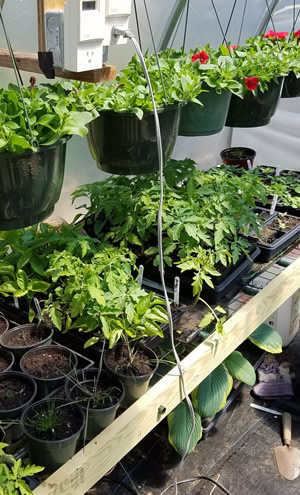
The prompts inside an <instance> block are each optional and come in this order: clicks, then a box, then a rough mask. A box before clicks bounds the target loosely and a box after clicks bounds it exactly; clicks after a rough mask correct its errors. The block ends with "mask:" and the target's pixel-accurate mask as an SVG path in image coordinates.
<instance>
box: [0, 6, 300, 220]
mask: <svg viewBox="0 0 300 495" xmlns="http://www.w3.org/2000/svg"><path fill="white" fill-rule="evenodd" d="M244 1H245V0H238V1H237V7H236V10H235V13H234V16H233V19H232V23H231V26H230V29H229V32H228V36H227V38H228V40H231V41H232V43H233V44H236V43H237V41H238V35H239V31H240V26H241V18H242V11H243V7H244ZM292 2H293V0H282V1H281V3H280V5H281V10H280V12H279V13H278V14H277V15H276V27H277V26H278V30H285V29H286V25H287V24H288V27H287V29H290V27H291V23H292V21H291V19H292V17H291V10H290V9H287V8H286V7H287V5H289V4H290V5H291V4H292ZM137 4H138V7H139V16H140V26H141V32H142V41H143V49H144V50H145V49H146V48H149V49H150V51H152V46H151V41H150V35H149V29H148V26H147V22H146V18H145V13H144V11H143V3H142V2H141V1H139V0H138V1H137ZM215 4H216V7H217V9H218V12H219V15H220V19H221V23H222V25H223V27H224V29H225V28H226V26H227V23H228V19H229V16H230V12H231V9H232V6H233V4H234V0H215ZM147 5H148V7H149V13H150V18H151V22H152V25H153V30H154V37H155V40H156V42H157V43H158V42H159V40H160V39H161V37H162V35H163V32H164V30H165V26H166V23H167V20H168V18H169V15H170V12H171V10H172V7H173V6H174V0H161V1H159V0H147ZM298 7H299V6H298ZM265 10H266V8H265V2H264V1H263V0H250V1H248V8H247V11H246V17H245V24H244V28H243V31H242V37H241V41H244V40H245V39H247V38H248V37H249V36H251V35H253V34H254V33H255V32H256V30H257V27H258V25H259V24H260V22H261V20H262V18H263V15H264V12H265ZM3 17H4V20H5V23H6V25H7V30H8V32H9V35H10V37H11V42H12V45H13V47H14V49H15V50H22V51H26V50H27V51H35V52H36V51H37V19H36V0H6V2H5V5H4V8H3ZM183 23H184V18H183V20H182V22H181V25H180V27H179V29H178V33H177V36H176V38H175V41H174V47H177V48H179V47H180V46H181V44H182V39H183ZM131 29H132V30H133V31H134V32H135V31H136V25H135V19H134V16H132V19H131ZM208 42H209V43H211V44H212V45H213V46H217V45H218V44H220V43H221V42H222V34H221V31H220V28H219V26H218V23H217V20H216V16H215V13H214V12H213V10H212V7H211V1H210V0H201V1H199V0H191V11H190V16H189V25H188V32H187V42H186V49H190V48H194V47H195V46H197V45H198V44H206V43H208ZM0 43H1V44H0V46H2V47H5V41H4V37H3V34H2V32H1V30H0ZM132 53H133V48H132V46H131V45H128V46H127V47H123V46H122V47H119V48H113V49H110V56H109V62H110V63H112V64H115V65H117V67H118V69H121V68H122V67H124V65H125V64H126V63H127V62H128V60H129V58H130V57H131V55H132ZM30 75H31V74H30V73H23V77H24V82H25V83H27V81H28V80H29V77H30ZM37 79H38V82H42V81H43V77H41V76H37ZM10 81H14V74H13V71H12V70H10V69H1V68H0V82H1V86H6V85H7V84H8V83H9V82H10ZM299 100H300V99H299ZM299 104H300V102H298V101H297V102H296V101H285V102H283V103H282V104H281V106H280V110H279V111H278V113H277V114H276V116H275V117H274V119H273V122H272V124H271V125H270V126H268V127H267V128H260V129H258V130H235V131H234V133H233V136H234V144H237V145H247V146H250V147H254V148H255V149H256V150H257V151H258V159H259V161H260V162H261V163H262V162H265V163H277V162H278V160H279V161H280V162H281V163H283V161H284V160H285V164H286V165H288V166H290V167H291V168H296V162H297V159H298V156H297V151H298V129H299V128H300V126H299V124H300V122H299ZM229 135H230V132H229V130H228V129H225V130H224V131H223V132H222V133H220V134H218V135H216V136H208V137H203V138H183V137H179V138H178V141H177V144H176V148H175V150H174V157H176V158H186V157H191V158H194V159H195V160H196V161H197V162H198V163H199V165H200V166H201V167H202V168H207V167H209V166H211V165H212V164H216V163H218V162H219V152H220V151H221V150H222V149H223V148H224V147H226V146H227V145H228V143H229ZM105 177H107V174H105V173H103V172H100V171H99V170H98V169H97V168H96V164H95V162H94V161H93V160H92V158H91V156H90V153H89V150H88V146H87V143H86V141H85V140H84V139H80V138H77V137H75V138H73V139H72V140H71V141H70V143H69V144H68V153H67V164H66V176H65V181H64V186H63V193H62V196H61V199H60V201H59V203H58V204H57V208H56V214H58V215H61V216H63V217H64V218H66V219H67V220H71V218H72V217H73V215H74V212H75V210H74V208H73V207H72V206H71V201H70V193H71V192H72V191H73V190H74V189H75V188H76V186H77V185H79V184H83V183H88V182H92V181H95V180H102V179H103V178H105Z"/></svg>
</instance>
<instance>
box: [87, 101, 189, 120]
mask: <svg viewBox="0 0 300 495" xmlns="http://www.w3.org/2000/svg"><path fill="white" fill-rule="evenodd" d="M187 103H189V102H188V101H182V102H179V103H176V104H173V105H167V106H165V107H160V108H157V113H164V112H171V111H173V110H179V109H180V108H181V107H183V106H184V105H186V104H187ZM113 114H116V115H125V116H126V117H135V118H137V119H138V117H137V116H136V114H135V113H133V112H118V111H117V110H102V111H100V112H99V117H101V116H102V115H113ZM148 115H154V111H153V110H147V111H143V118H144V117H147V116H148ZM99 117H97V118H99ZM95 120H96V119H95ZM138 120H140V119H138ZM93 122H94V121H93V120H92V121H91V122H90V123H89V125H90V124H92V123H93Z"/></svg>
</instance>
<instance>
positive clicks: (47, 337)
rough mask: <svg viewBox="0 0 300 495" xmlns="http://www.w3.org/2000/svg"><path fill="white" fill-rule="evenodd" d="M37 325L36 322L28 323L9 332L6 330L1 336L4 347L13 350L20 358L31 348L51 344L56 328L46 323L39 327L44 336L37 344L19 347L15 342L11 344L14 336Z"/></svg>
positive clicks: (0, 342) (0, 341) (1, 343)
mask: <svg viewBox="0 0 300 495" xmlns="http://www.w3.org/2000/svg"><path fill="white" fill-rule="evenodd" d="M35 327H37V324H36V323H28V324H27V325H20V326H18V327H14V328H11V329H10V330H8V331H7V332H5V333H4V334H3V335H1V336H0V345H1V346H2V347H4V349H7V350H8V351H10V352H12V353H13V354H14V356H15V358H17V359H20V358H21V357H22V356H23V355H24V354H25V353H26V352H27V351H29V350H30V349H34V348H36V347H40V346H44V345H47V344H51V341H52V336H53V332H54V329H53V327H50V326H48V325H45V324H41V325H40V326H39V327H38V331H41V332H43V338H42V340H40V341H39V342H37V343H35V344H30V345H23V346H19V347H16V346H14V345H13V344H11V341H12V339H13V338H14V337H16V336H17V335H19V334H21V333H22V332H29V331H30V330H32V329H34V328H35Z"/></svg>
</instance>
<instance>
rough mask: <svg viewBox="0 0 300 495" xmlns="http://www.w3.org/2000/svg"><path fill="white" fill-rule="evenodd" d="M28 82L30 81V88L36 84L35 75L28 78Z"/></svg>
mask: <svg viewBox="0 0 300 495" xmlns="http://www.w3.org/2000/svg"><path fill="white" fill-rule="evenodd" d="M29 83H30V86H31V89H33V88H34V86H35V85H36V77H34V76H31V78H30V79H29Z"/></svg>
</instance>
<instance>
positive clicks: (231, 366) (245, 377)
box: [224, 351, 256, 387]
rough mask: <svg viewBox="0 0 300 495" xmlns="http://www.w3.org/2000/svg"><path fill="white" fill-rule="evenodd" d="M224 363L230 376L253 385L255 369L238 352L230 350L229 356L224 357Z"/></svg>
mask: <svg viewBox="0 0 300 495" xmlns="http://www.w3.org/2000/svg"><path fill="white" fill-rule="evenodd" d="M224 364H225V366H226V368H227V371H228V372H229V373H230V375H231V376H232V378H235V379H236V380H239V381H241V382H243V383H246V384H247V385H250V387H253V385H254V384H255V382H256V374H255V369H254V368H253V366H252V364H251V363H249V361H248V360H247V359H245V358H244V356H243V355H242V354H241V353H240V352H238V351H234V352H232V353H231V354H230V356H228V358H227V359H225V361H224Z"/></svg>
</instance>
